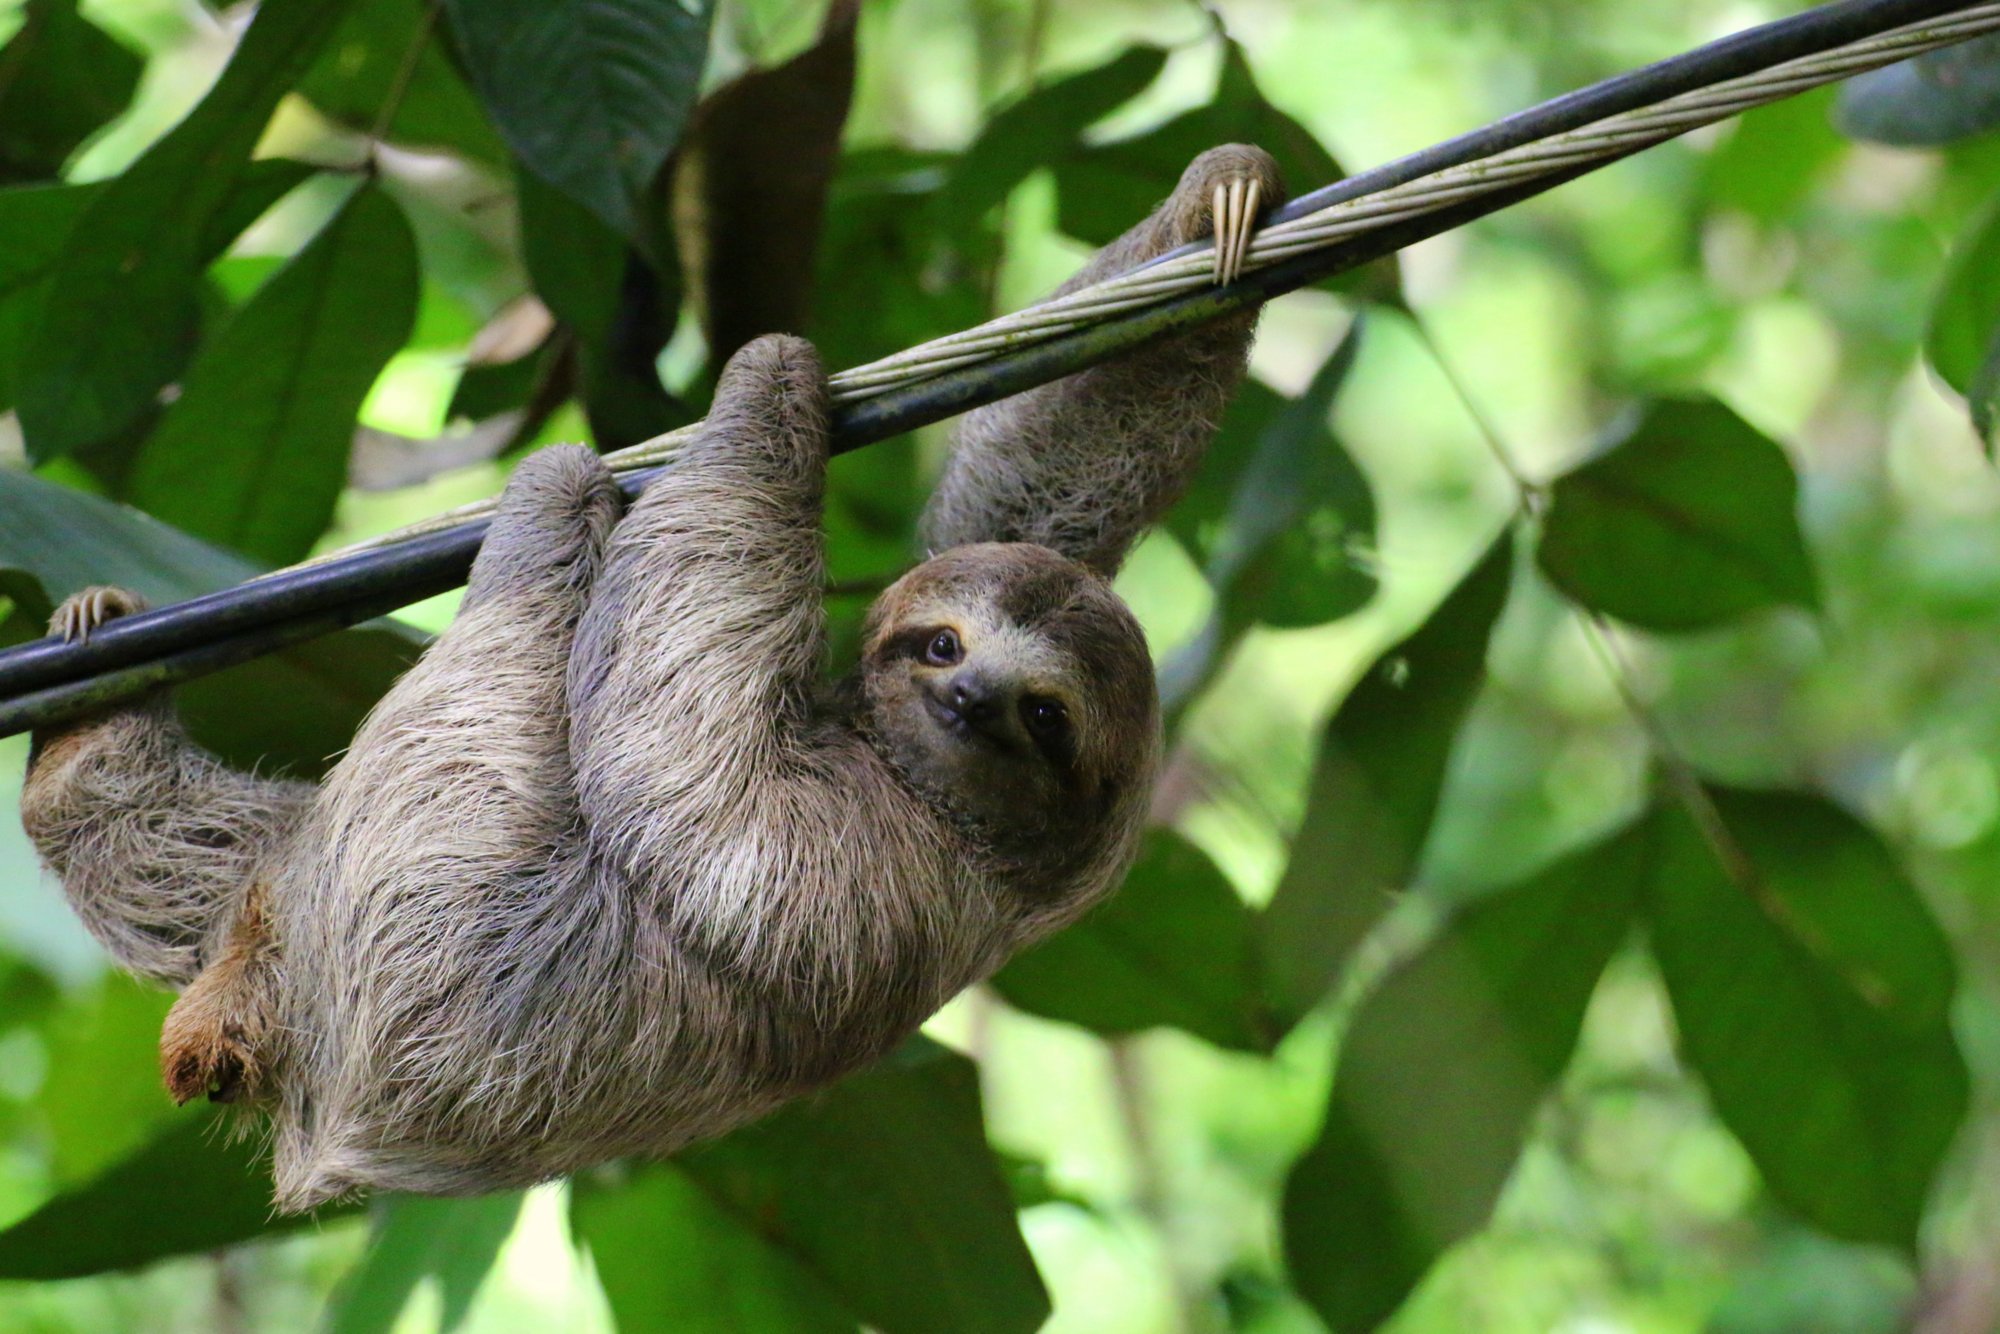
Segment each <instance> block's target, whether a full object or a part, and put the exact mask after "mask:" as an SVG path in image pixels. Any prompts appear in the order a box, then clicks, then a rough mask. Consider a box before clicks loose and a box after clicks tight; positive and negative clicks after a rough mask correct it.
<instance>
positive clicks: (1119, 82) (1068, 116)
mask: <svg viewBox="0 0 2000 1334" xmlns="http://www.w3.org/2000/svg"><path fill="white" fill-rule="evenodd" d="M1166 61H1167V53H1166V52H1165V51H1164V50H1162V49H1161V48H1159V47H1157V46H1134V47H1128V48H1126V49H1125V50H1123V51H1121V52H1119V53H1118V54H1117V55H1116V56H1113V57H1112V58H1111V59H1110V60H1108V61H1106V62H1105V63H1104V64H1102V65H1097V66H1094V67H1093V68H1091V69H1086V70H1081V71H1079V72H1077V73H1075V74H1071V75H1067V76H1065V77H1064V78H1060V79H1056V80H1054V81H1053V82H1050V83H1046V84H1043V85H1042V86H1040V87H1038V88H1035V89H1034V90H1033V91H1031V92H1029V93H1027V94H1026V95H1025V96H1023V97H1022V98H1021V99H1020V100H1019V101H1017V102H1014V103H1012V104H1011V105H1009V106H1006V107H1003V108H1001V109H1000V110H999V111H998V112H996V113H994V115H993V117H992V118H991V119H990V120H988V121H987V122H986V126H985V128H984V129H982V130H981V131H980V132H979V137H978V138H977V139H975V140H973V141H972V145H971V147H969V148H967V149H966V150H965V153H964V154H963V155H962V156H961V157H960V158H959V159H958V161H957V162H955V163H954V164H953V165H952V168H951V177H950V179H949V180H948V181H946V183H945V187H944V192H943V194H942V195H941V196H940V198H939V210H938V219H939V225H941V226H943V227H945V228H946V229H948V230H950V231H952V232H954V233H956V232H959V231H962V230H964V229H966V228H969V227H972V226H975V225H976V224H977V223H978V221H979V219H980V217H981V216H982V215H984V214H985V212H986V211H987V210H988V209H990V208H992V207H993V206H994V205H996V204H998V203H1000V202H1001V201H1002V200H1004V199H1005V198H1006V197H1007V196H1008V195H1009V194H1010V193H1012V192H1013V189H1014V187H1015V186H1017V185H1019V184H1020V183H1021V182H1022V181H1024V180H1026V179H1027V178H1028V176H1029V174H1030V173H1032V172H1034V171H1037V170H1039V169H1041V168H1043V167H1046V166H1048V165H1050V164H1051V163H1053V162H1057V161H1059V160H1061V159H1062V158H1063V157H1065V156H1067V155H1069V154H1070V153H1073V152H1075V151H1076V149H1077V147H1078V146H1079V145H1080V144H1081V142H1082V139H1083V132H1084V131H1085V130H1087V129H1089V128H1090V127H1091V126H1092V125H1094V124H1096V123H1097V122H1098V121H1100V120H1102V119H1104V117H1105V116H1107V115H1109V114H1110V113H1111V112H1112V111H1114V110H1116V109H1117V108H1118V107H1121V106H1123V105H1124V104H1125V103H1127V102H1129V101H1131V100H1132V99H1133V98H1134V97H1136V96H1138V95H1139V93H1140V92H1141V91H1142V90H1143V89H1144V88H1145V87H1146V85H1147V84H1149V83H1151V82H1152V81H1153V80H1154V78H1156V77H1157V76H1158V75H1159V72H1160V69H1161V67H1162V66H1164V65H1165V64H1166ZM1182 165H1186V164H1185V163H1183V164H1182ZM1137 220H1138V218H1137V217H1136V216H1135V217H1133V218H1128V219H1127V220H1126V224H1125V225H1126V226H1130V225H1131V224H1132V223H1133V222H1136V221H1137ZM1121 230H1122V229H1121Z"/></svg>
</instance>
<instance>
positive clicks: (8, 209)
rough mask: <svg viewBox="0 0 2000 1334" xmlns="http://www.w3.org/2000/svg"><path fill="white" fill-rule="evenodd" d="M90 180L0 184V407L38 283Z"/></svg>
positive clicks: (5, 403) (36, 304) (13, 384)
mask: <svg viewBox="0 0 2000 1334" xmlns="http://www.w3.org/2000/svg"><path fill="white" fill-rule="evenodd" d="M98 189H99V187H97V186H95V185H32V186H18V187H16V188H14V189H11V190H0V408H6V407H10V406H12V404H13V402H14V398H15V395H16V394H17V393H18V368H19V366H20V362H21V357H22V356H23V354H24V353H25V351H26V349H27V346H28V336H29V333H30V331H31V329H32V328H33V326H34V321H35V319H36V317H37V316H39V315H40V313H41V298H42V292H43V290H44V283H45V281H46V279H47V278H48V276H49V273H50V271H51V270H52V269H53V268H54V267H55V262H56V259H57V257H58V256H60V255H61V254H62V249H63V245H64V243H65V242H67V241H68V240H69V232H70V228H72V227H74V226H75V225H76V220H77V219H78V218H79V217H81V216H82V215H83V210H84V208H85V207H86V206H87V205H88V204H89V203H90V201H91V199H92V198H93V197H94V196H95V195H96V194H97V191H98Z"/></svg>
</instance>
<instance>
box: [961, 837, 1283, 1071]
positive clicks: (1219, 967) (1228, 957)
mask: <svg viewBox="0 0 2000 1334" xmlns="http://www.w3.org/2000/svg"><path fill="white" fill-rule="evenodd" d="M1253 927H1254V919H1253V918H1252V916H1251V914H1250V911H1249V909H1248V908H1246V907H1245V906H1244V904H1243V901H1242V900H1241V899H1240V898H1238V897H1237V895H1236V891H1235V890H1234V889H1232V888H1231V887H1230V884H1229V881H1228V880H1227V879H1226V878H1224V876H1223V874H1222V872H1221V871H1219V870H1217V869H1216V866H1215V863H1214V862H1212V861H1210V860H1209V858H1208V855H1207V854H1206V853H1204V852H1203V851H1202V850H1201V849H1199V848H1197V847H1195V846H1194V845H1193V844H1192V843H1189V842H1188V841H1187V840H1186V839H1184V838H1182V837H1181V836H1180V835H1178V834H1176V833H1173V832H1172V831H1170V830H1155V831H1154V832H1153V833H1152V834H1150V835H1148V836H1147V840H1146V845H1145V848H1144V850H1143V851H1142V852H1141V854H1140V857H1139V861H1138V863H1137V864H1136V865H1135V866H1133V868H1132V873H1131V874H1130V875H1129V876H1128V877H1126V881H1125V887H1124V888H1123V889H1121V890H1119V891H1118V893H1117V894H1116V895H1114V896H1113V897H1112V898H1111V899H1110V900H1109V901H1108V902H1107V903H1105V904H1104V905H1103V906H1102V907H1099V908H1097V909H1096V910H1095V911H1093V912H1092V913H1091V914H1090V915H1089V916H1088V917H1085V918H1084V919H1083V920H1082V921H1080V922H1078V923H1077V924H1076V925H1075V926H1072V927H1070V928H1068V929H1067V930H1065V931H1063V932H1061V933H1060V934H1058V935H1056V936H1053V937H1051V938H1050V939H1049V940H1047V941H1044V942H1043V943H1042V944H1040V945H1037V946H1035V947H1034V948H1032V949H1030V950H1028V951H1026V952H1025V953H1023V954H1021V955H1019V956H1017V957H1016V958H1015V959H1014V961H1013V962H1012V963H1010V964H1008V965H1007V966H1006V967H1005V968H1003V969H1001V970H1000V972H999V973H998V974H997V975H996V976H995V977H994V979H993V985H994V987H995V988H996V989H998V991H999V992H1000V994H1001V995H1002V996H1005V997H1006V998H1007V1000H1008V1001H1009V1002H1010V1003H1012V1004H1014V1005H1017V1006H1019V1007H1020V1008H1022V1009H1024V1010H1027V1011H1029V1012H1030V1013H1033V1014H1039V1015H1042V1016H1044V1017H1045V1018H1049V1019H1061V1020H1064V1021H1066V1022H1068V1023H1072V1024H1081V1025H1083V1026H1084V1027H1086V1028H1089V1029H1093V1030H1095V1031H1096V1032H1099V1033H1111V1034H1123V1033H1136V1032H1139V1031H1140V1030H1142V1029H1147V1028H1161V1027H1167V1028H1179V1029H1182V1030H1184V1031H1185V1032H1189V1033H1192V1034H1194V1035H1195V1036H1196V1037H1199V1038H1205V1039H1207V1040H1208V1041H1210V1042H1213V1043H1215V1044H1216V1045H1217V1046H1220V1047H1232V1048H1235V1049H1237V1050H1239V1051H1263V1050H1268V1049H1269V1047H1270V1044H1271V1041H1272V1040H1273V1037H1274V1033H1273V1031H1272V1029H1271V1027H1270V1025H1269V1022H1268V1021H1267V1020H1266V1019H1265V1017H1264V1015H1263V1004H1264V998H1263V995H1262V988H1261V987H1260V986H1259V985H1258V982H1257V973H1256V968H1257V954H1256V948H1255V946H1256V940H1255V935H1254V930H1253Z"/></svg>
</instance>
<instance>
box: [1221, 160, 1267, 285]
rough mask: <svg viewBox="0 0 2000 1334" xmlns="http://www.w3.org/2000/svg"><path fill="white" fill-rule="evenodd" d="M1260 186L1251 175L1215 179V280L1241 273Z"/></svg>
mask: <svg viewBox="0 0 2000 1334" xmlns="http://www.w3.org/2000/svg"><path fill="white" fill-rule="evenodd" d="M1263 195H1264V187H1263V185H1262V184H1261V183H1260V182H1258V181H1257V180H1256V179H1255V178H1254V177H1243V176H1232V177H1231V178H1230V179H1229V181H1228V182H1227V184H1225V183H1224V182H1221V181H1217V182H1216V183H1215V194H1214V210H1215V211H1214V230H1215V282H1216V285H1217V286H1221V285H1222V284H1224V283H1233V282H1235V281H1236V280H1237V279H1238V278H1240V277H1241V276H1242V275H1243V262H1244V259H1245V258H1246V257H1247V256H1248V255H1249V253H1250V237H1251V236H1252V234H1254V233H1255V232H1256V230H1257V210H1258V208H1259V207H1260V206H1261V204H1262V202H1263Z"/></svg>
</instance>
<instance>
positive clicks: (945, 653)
mask: <svg viewBox="0 0 2000 1334" xmlns="http://www.w3.org/2000/svg"><path fill="white" fill-rule="evenodd" d="M964 656H965V650H964V649H963V648H961V647H960V646H959V642H958V636H957V635H955V634H953V633H952V632H951V631H949V630H940V631H938V632H937V633H936V634H935V635H932V636H931V642H930V643H928V644H926V645H925V646H924V661H925V662H928V663H929V664H930V665H931V666H933V667H949V666H951V665H952V664H953V663H955V662H957V661H958V660H959V659H960V658H962V657H964Z"/></svg>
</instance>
